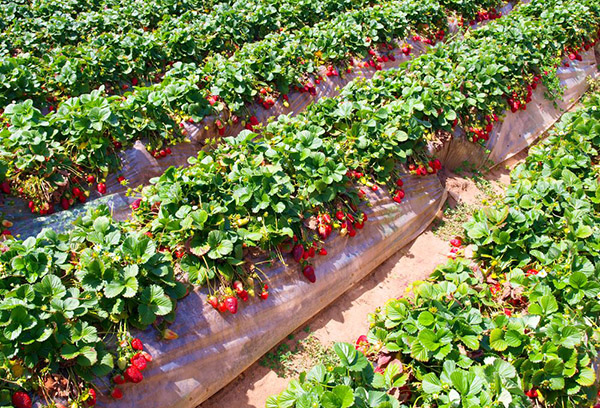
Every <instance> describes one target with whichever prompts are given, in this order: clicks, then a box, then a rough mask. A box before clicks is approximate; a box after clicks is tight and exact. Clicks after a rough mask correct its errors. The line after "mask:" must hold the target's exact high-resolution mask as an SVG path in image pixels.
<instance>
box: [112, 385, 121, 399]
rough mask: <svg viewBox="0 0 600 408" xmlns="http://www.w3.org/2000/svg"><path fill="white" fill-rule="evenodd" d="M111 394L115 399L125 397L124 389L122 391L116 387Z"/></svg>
mask: <svg viewBox="0 0 600 408" xmlns="http://www.w3.org/2000/svg"><path fill="white" fill-rule="evenodd" d="M110 396H111V397H113V398H114V399H121V398H123V391H121V389H120V388H118V387H115V388H113V390H112V391H111V393H110Z"/></svg>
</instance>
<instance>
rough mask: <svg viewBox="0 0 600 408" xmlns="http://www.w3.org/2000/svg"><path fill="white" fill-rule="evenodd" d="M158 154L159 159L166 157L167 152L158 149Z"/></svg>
mask: <svg viewBox="0 0 600 408" xmlns="http://www.w3.org/2000/svg"><path fill="white" fill-rule="evenodd" d="M158 154H159V155H160V157H167V151H166V150H165V149H160V151H159V152H158Z"/></svg>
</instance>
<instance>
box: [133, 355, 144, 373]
mask: <svg viewBox="0 0 600 408" xmlns="http://www.w3.org/2000/svg"><path fill="white" fill-rule="evenodd" d="M131 364H133V365H134V366H135V368H137V369H138V370H140V371H143V370H145V369H146V365H147V362H146V359H145V358H144V356H142V353H137V354H135V355H134V356H133V357H131Z"/></svg>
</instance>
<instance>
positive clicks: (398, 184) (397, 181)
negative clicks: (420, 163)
mask: <svg viewBox="0 0 600 408" xmlns="http://www.w3.org/2000/svg"><path fill="white" fill-rule="evenodd" d="M396 185H397V186H398V187H402V186H403V185H404V182H403V181H402V180H401V179H398V180H396Z"/></svg>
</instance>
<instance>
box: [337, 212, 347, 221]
mask: <svg viewBox="0 0 600 408" xmlns="http://www.w3.org/2000/svg"><path fill="white" fill-rule="evenodd" d="M335 218H337V219H338V220H340V221H342V220H343V219H344V218H346V217H345V215H344V213H343V211H342V210H337V211H336V213H335Z"/></svg>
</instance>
